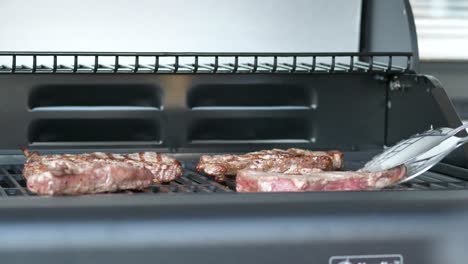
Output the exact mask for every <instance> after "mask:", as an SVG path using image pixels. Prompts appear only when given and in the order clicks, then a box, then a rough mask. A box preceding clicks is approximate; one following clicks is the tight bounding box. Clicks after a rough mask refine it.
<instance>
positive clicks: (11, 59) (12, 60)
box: [0, 52, 412, 74]
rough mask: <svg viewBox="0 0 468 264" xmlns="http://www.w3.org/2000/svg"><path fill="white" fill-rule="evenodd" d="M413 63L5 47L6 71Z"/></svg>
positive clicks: (2, 66) (330, 56)
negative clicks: (7, 50) (65, 50)
mask: <svg viewBox="0 0 468 264" xmlns="http://www.w3.org/2000/svg"><path fill="white" fill-rule="evenodd" d="M395 61H399V62H400V65H397V64H396V63H395ZM411 64H412V54H411V53H405V52H391V53H390V52H386V53H381V52H379V53H375V52H374V53H352V52H341V53H104V52H101V53H98V52H87V53H86V52H36V53H34V52H0V73H211V74H215V73H306V74H307V73H335V72H385V73H401V72H410V71H411V70H412V69H411ZM402 65H403V66H402Z"/></svg>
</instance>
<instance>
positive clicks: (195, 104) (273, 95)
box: [188, 84, 311, 108]
mask: <svg viewBox="0 0 468 264" xmlns="http://www.w3.org/2000/svg"><path fill="white" fill-rule="evenodd" d="M310 101H311V100H310V96H309V95H308V91H307V90H306V89H305V88H304V87H301V86H292V85H278V84H239V85H223V84H221V85H202V86H196V87H194V88H192V89H191V91H190V92H189V94H188V105H189V107H190V108H204V107H254V106H257V107H258V106H260V107H275V106H303V107H308V106H310Z"/></svg>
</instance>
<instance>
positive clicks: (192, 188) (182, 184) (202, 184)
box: [0, 161, 468, 198]
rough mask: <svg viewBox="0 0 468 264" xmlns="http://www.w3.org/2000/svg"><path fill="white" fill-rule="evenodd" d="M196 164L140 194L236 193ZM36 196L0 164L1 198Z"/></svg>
mask: <svg viewBox="0 0 468 264" xmlns="http://www.w3.org/2000/svg"><path fill="white" fill-rule="evenodd" d="M195 164H196V162H195V161H187V162H185V163H184V164H183V166H184V175H183V176H182V177H181V178H180V179H177V180H176V181H173V182H170V183H162V184H154V185H152V186H151V188H149V189H148V190H147V191H144V192H138V193H137V194H141V195H151V194H163V193H165V194H175V193H229V192H234V190H235V186H236V183H235V180H234V178H228V180H227V181H226V182H225V183H224V184H220V183H217V182H215V181H213V180H212V178H211V177H207V176H205V175H202V174H199V173H197V172H196V171H195ZM467 188H468V182H467V181H464V180H461V179H457V178H452V177H449V176H446V175H442V174H439V173H435V172H427V173H425V174H424V175H422V176H421V177H418V178H416V179H414V180H412V181H409V182H405V183H403V184H400V185H399V186H395V187H392V188H389V190H460V189H467ZM122 193H127V192H122ZM34 195H35V194H33V193H31V192H30V191H29V190H27V188H26V181H25V180H24V178H23V176H22V165H3V166H0V198H5V197H13V196H34Z"/></svg>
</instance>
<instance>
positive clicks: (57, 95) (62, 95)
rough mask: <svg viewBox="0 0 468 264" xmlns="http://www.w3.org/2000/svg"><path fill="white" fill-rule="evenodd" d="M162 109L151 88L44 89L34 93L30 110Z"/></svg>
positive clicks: (65, 86) (126, 86)
mask: <svg viewBox="0 0 468 264" xmlns="http://www.w3.org/2000/svg"><path fill="white" fill-rule="evenodd" d="M106 106H107V107H112V106H126V107H151V108H160V107H161V95H160V91H159V89H157V87H154V86H152V85H120V84H116V85H47V86H39V87H37V88H36V89H34V90H33V92H32V93H31V95H30V97H29V107H30V109H36V108H57V107H106Z"/></svg>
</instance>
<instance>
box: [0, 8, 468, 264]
mask: <svg viewBox="0 0 468 264" xmlns="http://www.w3.org/2000/svg"><path fill="white" fill-rule="evenodd" d="M402 11H403V12H402ZM386 51H390V52H386ZM394 51H398V52H394ZM25 59H26V60H27V61H28V62H27V63H24V61H25ZM0 61H1V62H2V63H0V64H1V65H0V120H1V121H2V124H3V126H4V127H3V129H1V130H0V154H1V155H0V215H1V217H0V234H2V238H1V239H2V241H3V243H0V253H1V258H2V260H3V261H4V262H5V263H7V262H8V263H24V262H30V261H34V262H36V263H37V262H44V263H46V262H47V263H69V262H72V263H88V262H93V263H96V262H112V263H128V262H148V261H155V262H161V263H187V262H188V261H190V262H192V263H220V262H221V263H239V262H243V263H284V262H289V263H332V264H336V263H339V262H338V260H339V259H342V258H344V260H343V261H346V259H348V262H349V261H351V260H352V259H355V258H353V257H352V256H361V257H362V258H363V257H365V256H367V257H372V256H373V258H374V259H373V260H369V261H368V262H367V263H383V262H382V261H386V260H389V259H392V261H393V260H395V259H397V260H398V261H400V262H399V263H400V264H402V263H428V264H436V263H461V262H463V260H464V259H466V258H467V257H468V254H467V253H466V250H465V249H464V245H465V244H466V237H467V235H468V229H467V228H466V224H465V223H466V222H467V220H468V206H467V204H468V203H467V202H468V192H467V188H468V170H467V167H468V166H467V164H468V163H467V156H468V155H467V153H468V152H467V149H465V148H461V149H459V150H458V151H457V152H455V153H453V155H451V156H450V157H448V158H447V159H446V160H444V161H443V162H441V163H440V164H438V165H437V166H436V167H434V168H433V169H432V170H431V171H429V172H427V173H425V174H424V175H423V176H421V177H419V178H417V179H414V180H412V181H410V182H408V183H405V184H402V185H400V186H396V187H393V188H388V189H385V190H381V191H365V192H364V191H363V192H308V193H257V194H240V193H236V192H235V181H234V180H233V179H231V180H229V181H227V182H226V183H223V184H220V183H216V182H214V181H213V180H212V179H211V178H209V177H207V176H205V175H202V174H199V173H197V172H196V171H195V165H196V163H197V161H198V159H199V157H200V155H202V154H209V153H243V152H247V151H254V150H259V149H269V148H289V147H299V148H307V149H339V150H343V151H344V152H345V162H346V163H345V169H349V170H355V169H359V168H360V167H362V165H363V164H364V163H365V162H366V161H367V160H369V159H370V158H371V157H372V156H373V155H375V154H376V153H378V152H379V151H381V150H382V148H383V146H384V145H392V144H394V143H396V142H398V141H399V140H401V139H403V138H406V137H408V136H410V135H412V134H414V133H418V132H421V131H424V130H427V129H429V128H430V127H456V126H458V125H460V124H461V122H460V119H459V118H458V116H457V115H456V113H455V111H454V110H453V107H452V104H451V102H450V101H449V99H448V98H447V96H446V94H445V92H444V89H443V87H442V85H441V84H440V83H439V82H438V81H437V80H436V79H435V78H433V77H431V76H425V75H422V74H418V73H417V69H418V54H417V42H416V36H415V30H414V23H413V20H412V16H411V9H410V7H409V3H408V1H377V0H376V1H363V13H362V25H361V46H360V50H359V52H353V53H76V52H69V53H64V52H0ZM5 61H6V62H5ZM19 61H22V63H21V64H20V63H19ZM45 61H47V63H44V62H45ZM39 62H41V63H39ZM21 147H29V148H30V149H32V150H37V151H39V152H41V153H80V152H89V151H95V150H99V151H109V152H122V153H126V152H136V151H143V150H152V151H159V152H164V153H168V154H171V155H173V156H174V157H176V158H177V159H179V160H180V161H181V162H182V164H183V166H184V176H183V177H182V178H181V179H179V180H177V181H174V182H171V183H169V184H161V185H154V186H152V187H151V188H150V189H149V190H147V191H144V192H122V193H113V194H101V195H92V196H80V197H39V196H35V195H34V194H32V193H30V192H29V191H28V190H27V189H26V188H25V185H26V182H25V180H24V179H23V177H22V166H23V163H24V157H23V156H22V155H21V151H20V150H19V149H20V148H21ZM336 256H343V257H338V258H337V257H336ZM346 256H350V257H346ZM385 256H387V257H385ZM389 256H390V257H389ZM379 258H380V260H379ZM368 259H369V258H368ZM372 261H373V262H372ZM348 262H342V263H348ZM353 263H354V262H353ZM396 263H398V262H394V263H393V264H396Z"/></svg>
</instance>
